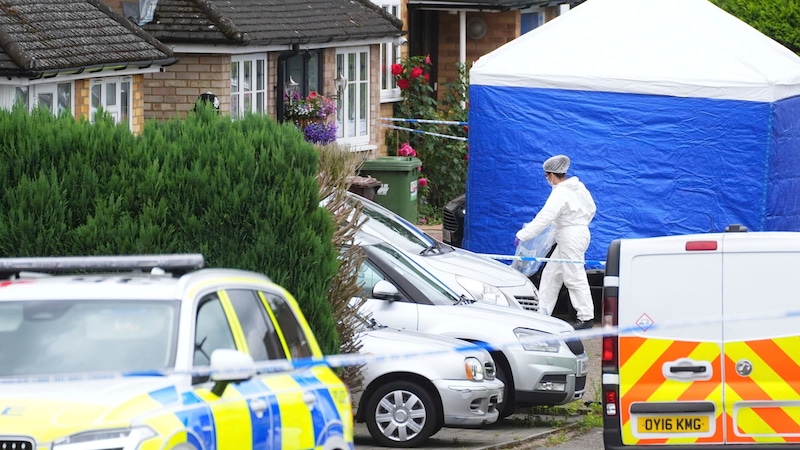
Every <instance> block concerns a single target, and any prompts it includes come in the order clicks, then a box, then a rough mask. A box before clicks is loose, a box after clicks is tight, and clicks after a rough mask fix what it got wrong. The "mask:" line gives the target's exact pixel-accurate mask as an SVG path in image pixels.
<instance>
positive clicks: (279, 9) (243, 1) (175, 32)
mask: <svg viewBox="0 0 800 450" xmlns="http://www.w3.org/2000/svg"><path fill="white" fill-rule="evenodd" d="M402 27H403V24H402V22H401V21H400V20H399V19H397V18H395V17H393V16H392V15H390V14H388V13H387V12H386V11H384V10H383V9H382V8H380V7H378V6H376V5H375V4H373V3H372V2H370V1H369V0H225V1H220V0H158V4H157V6H156V8H155V11H154V14H153V17H152V21H150V22H149V23H147V24H145V25H143V28H144V29H145V30H146V31H148V32H150V33H152V34H153V35H154V36H155V37H157V38H158V39H159V40H161V41H162V42H165V43H173V44H174V43H206V44H229V45H230V44H232V45H254V44H255V45H272V44H277V45H282V44H287V45H288V44H308V43H325V42H337V41H350V40H362V39H374V38H383V37H395V36H400V35H402V34H403V31H402Z"/></svg>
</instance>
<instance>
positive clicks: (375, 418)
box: [366, 381, 439, 447]
mask: <svg viewBox="0 0 800 450" xmlns="http://www.w3.org/2000/svg"><path fill="white" fill-rule="evenodd" d="M437 414H438V408H437V404H436V403H435V402H434V400H433V398H432V397H431V395H430V394H428V392H427V391H426V390H425V389H424V388H422V387H421V386H419V385H418V384H416V383H412V382H407V381H393V382H390V383H387V384H386V385H384V386H381V387H379V388H378V389H377V390H375V392H373V394H372V396H371V397H370V399H369V402H367V416H366V422H367V429H368V430H369V433H370V435H372V438H373V439H375V440H376V441H378V443H379V444H380V445H382V446H385V447H416V446H418V445H420V444H421V443H423V442H425V441H426V440H427V439H428V438H429V437H431V435H433V433H434V432H435V431H437V430H438V429H439V427H438V426H437V422H438V421H439V420H438V417H437Z"/></svg>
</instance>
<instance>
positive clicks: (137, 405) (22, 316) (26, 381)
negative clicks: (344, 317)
mask: <svg viewBox="0 0 800 450" xmlns="http://www.w3.org/2000/svg"><path fill="white" fill-rule="evenodd" d="M202 265H203V257H202V255H196V254H189V255H144V256H114V257H63V258H62V257H52V258H11V259H0V273H2V275H3V280H4V281H2V282H0V448H1V449H15V450H35V449H39V450H43V449H48V450H101V449H103V450H105V449H120V450H133V449H141V450H147V449H173V450H201V449H202V450H210V449H220V448H228V449H234V448H235V449H237V450H239V449H244V450H247V449H311V448H313V449H341V450H344V449H353V448H354V445H353V411H352V409H351V403H350V398H349V393H348V391H347V388H346V387H345V385H344V384H343V383H342V382H341V380H340V379H339V378H337V376H336V375H335V374H334V372H333V371H332V370H331V368H330V367H329V366H328V365H326V364H325V363H323V362H322V359H321V356H322V355H321V352H320V348H319V345H318V344H317V341H316V340H315V338H314V335H313V334H312V332H311V330H310V329H309V326H308V324H307V322H306V320H305V318H304V317H303V315H302V313H301V312H300V309H299V307H298V305H297V303H296V301H295V299H294V298H293V297H292V296H291V295H290V294H289V293H288V292H287V291H286V290H284V289H283V288H281V287H280V286H278V285H276V284H274V283H272V282H270V280H269V279H268V278H267V277H265V276H263V275H260V274H257V273H253V272H248V271H242V270H234V269H202V268H201V267H202ZM55 272H64V273H55ZM43 274H47V275H43Z"/></svg>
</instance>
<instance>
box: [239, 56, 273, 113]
mask: <svg viewBox="0 0 800 450" xmlns="http://www.w3.org/2000/svg"><path fill="white" fill-rule="evenodd" d="M259 69H260V78H259ZM267 70H268V65H267V54H266V53H251V54H246V55H233V56H231V117H232V118H234V119H239V118H242V117H244V115H245V114H247V113H248V112H249V113H253V114H260V115H265V114H267V111H269V109H268V104H267V101H268V100H267V99H268V96H267ZM248 80H249V83H250V84H249V86H248V85H247V81H248ZM259 83H260V85H259ZM234 89H235V91H234ZM259 100H260V101H261V104H259Z"/></svg>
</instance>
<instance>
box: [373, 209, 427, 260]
mask: <svg viewBox="0 0 800 450" xmlns="http://www.w3.org/2000/svg"><path fill="white" fill-rule="evenodd" d="M361 204H362V205H363V209H362V210H361V220H364V218H366V219H367V220H368V221H369V223H368V224H365V225H364V227H365V228H366V230H365V231H367V232H369V233H370V234H377V235H379V236H380V237H382V238H384V239H385V240H386V241H389V242H392V243H395V244H400V245H401V246H402V247H403V248H408V246H409V245H414V246H417V247H419V249H420V250H422V249H425V248H427V247H429V246H431V245H433V244H434V240H433V239H432V238H431V237H430V236H428V235H426V234H425V233H424V232H423V231H422V230H419V229H417V228H416V227H415V226H414V225H413V224H411V223H410V222H407V221H406V220H405V219H403V218H401V217H396V216H394V215H392V214H391V213H387V212H385V211H382V210H381V208H380V207H377V206H375V204H373V203H371V202H369V201H366V200H364V201H361Z"/></svg>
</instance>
